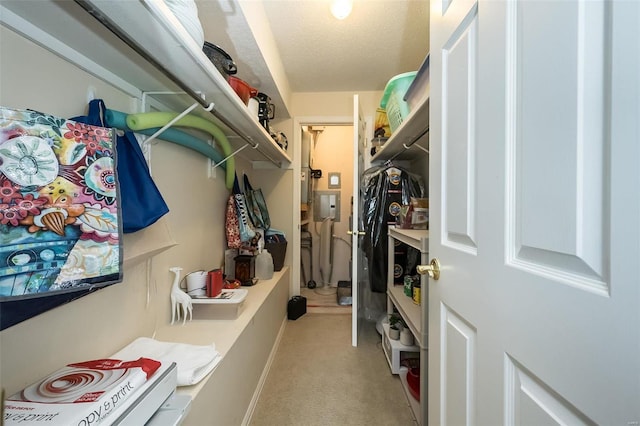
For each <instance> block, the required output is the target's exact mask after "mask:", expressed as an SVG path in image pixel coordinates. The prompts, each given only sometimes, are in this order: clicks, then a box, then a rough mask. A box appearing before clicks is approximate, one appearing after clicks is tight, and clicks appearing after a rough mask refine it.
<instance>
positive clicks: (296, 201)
mask: <svg viewBox="0 0 640 426" xmlns="http://www.w3.org/2000/svg"><path fill="white" fill-rule="evenodd" d="M302 126H353V117H350V116H308V117H294V119H293V146H294V147H295V149H294V152H293V203H292V207H291V208H292V210H293V212H292V217H293V235H292V236H291V239H290V241H292V244H291V245H292V247H293V250H292V252H291V256H292V257H291V281H290V283H291V284H290V287H289V294H290V295H292V296H296V295H299V294H300V273H301V271H300V256H301V254H300V190H301V189H302V186H301V182H300V179H299V177H300V173H301V171H302Z"/></svg>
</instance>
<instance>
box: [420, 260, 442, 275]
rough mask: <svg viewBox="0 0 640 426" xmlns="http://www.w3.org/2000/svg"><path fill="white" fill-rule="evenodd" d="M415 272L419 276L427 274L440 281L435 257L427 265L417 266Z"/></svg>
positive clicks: (438, 263) (437, 262)
mask: <svg viewBox="0 0 640 426" xmlns="http://www.w3.org/2000/svg"><path fill="white" fill-rule="evenodd" d="M416 270H417V271H418V273H419V274H421V275H424V274H429V276H430V277H431V278H433V279H434V280H438V279H440V262H439V261H438V259H436V258H435V257H434V258H433V259H431V262H429V264H428V265H418V266H417V267H416Z"/></svg>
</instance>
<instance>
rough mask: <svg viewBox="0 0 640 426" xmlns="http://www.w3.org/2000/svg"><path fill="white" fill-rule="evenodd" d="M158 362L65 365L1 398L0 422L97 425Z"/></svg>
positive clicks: (10, 423) (149, 374)
mask: <svg viewBox="0 0 640 426" xmlns="http://www.w3.org/2000/svg"><path fill="white" fill-rule="evenodd" d="M160 365H161V363H160V362H159V361H156V360H153V359H149V358H139V359H137V360H134V361H121V360H117V359H98V360H92V361H86V362H81V363H75V364H69V365H67V366H65V367H63V368H61V369H59V370H57V371H55V372H54V373H52V374H50V375H48V376H46V377H45V378H43V379H42V380H39V381H37V382H35V383H33V384H31V385H29V386H27V387H26V388H24V389H23V390H21V391H20V392H17V393H15V394H13V395H11V396H10V397H8V398H7V399H6V400H5V405H4V424H5V425H7V426H8V425H52V426H53V425H64V426H72V425H74V426H94V425H98V424H100V423H101V422H103V420H104V419H105V418H106V417H107V416H108V415H109V414H110V413H111V412H113V411H114V410H115V409H116V408H117V407H120V406H122V405H123V404H125V403H126V402H127V400H129V399H131V396H132V395H134V394H135V393H136V390H137V389H138V388H139V387H140V386H141V385H142V384H144V383H145V382H146V381H147V380H148V379H149V378H150V377H151V376H152V375H153V374H154V373H155V372H156V370H158V368H160Z"/></svg>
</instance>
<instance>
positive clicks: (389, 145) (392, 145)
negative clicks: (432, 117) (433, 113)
mask: <svg viewBox="0 0 640 426" xmlns="http://www.w3.org/2000/svg"><path fill="white" fill-rule="evenodd" d="M428 129H429V97H428V96H427V97H425V98H424V99H422V101H421V102H420V103H419V104H418V105H417V106H416V108H414V109H413V110H412V111H411V112H410V113H409V115H408V116H407V118H406V119H405V120H404V121H403V122H402V124H400V127H398V128H397V129H396V131H395V132H394V133H393V134H392V135H391V137H390V138H389V140H387V142H386V143H385V144H384V145H383V146H382V148H380V150H379V151H378V152H376V155H374V156H373V157H372V158H371V161H372V162H376V163H377V162H384V161H387V160H391V159H395V158H397V159H399V160H411V159H415V158H416V157H420V156H422V155H426V153H425V152H424V151H422V150H421V149H420V148H418V146H420V147H422V148H424V149H427V150H428V149H429V133H428ZM425 132H427V133H425ZM416 138H417V139H416ZM414 142H415V144H417V145H418V146H411V144H413V143H414ZM405 145H406V146H408V147H409V148H406V147H405Z"/></svg>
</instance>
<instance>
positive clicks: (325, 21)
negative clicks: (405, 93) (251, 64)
mask: <svg viewBox="0 0 640 426" xmlns="http://www.w3.org/2000/svg"><path fill="white" fill-rule="evenodd" d="M263 4H264V8H265V12H266V15H267V19H268V20H269V25H270V27H271V31H272V32H273V35H274V38H275V41H276V44H277V47H278V50H279V52H280V57H281V59H282V62H283V64H284V68H285V71H286V74H287V77H288V80H289V84H290V86H291V90H292V91H293V92H327V91H371V90H383V89H384V86H385V84H386V83H387V81H388V80H389V79H390V78H391V77H393V76H394V75H397V74H400V73H403V72H407V71H414V70H417V69H418V68H419V67H420V64H421V63H422V61H423V60H424V58H425V56H426V54H427V53H428V51H429V24H428V23H429V2H428V0H419V1H418V0H354V5H353V11H352V12H351V15H349V17H347V18H346V19H345V20H342V21H340V20H337V19H335V18H334V17H333V16H332V15H331V14H330V12H329V4H330V1H329V0H263Z"/></svg>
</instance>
